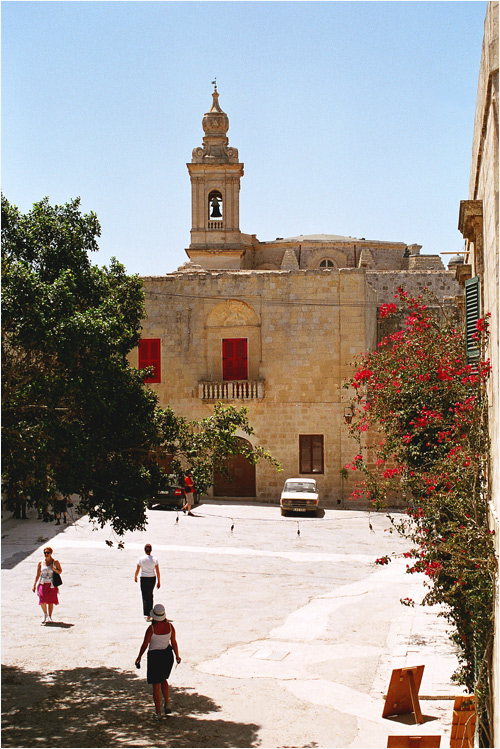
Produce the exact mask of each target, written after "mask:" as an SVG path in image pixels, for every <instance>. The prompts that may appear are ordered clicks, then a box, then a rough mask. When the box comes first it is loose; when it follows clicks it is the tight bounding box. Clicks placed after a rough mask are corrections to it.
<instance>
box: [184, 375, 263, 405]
mask: <svg viewBox="0 0 500 749" xmlns="http://www.w3.org/2000/svg"><path fill="white" fill-rule="evenodd" d="M198 396H199V397H200V398H201V399H202V400H204V401H232V400H237V401H243V400H259V399H262V398H263V397H264V380H222V381H219V382H208V381H204V382H199V383H198Z"/></svg>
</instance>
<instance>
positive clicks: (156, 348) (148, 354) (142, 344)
mask: <svg viewBox="0 0 500 749" xmlns="http://www.w3.org/2000/svg"><path fill="white" fill-rule="evenodd" d="M147 367H153V374H152V375H151V376H150V377H145V378H144V382H161V341H160V339H159V338H141V340H140V341H139V369H146V368H147Z"/></svg>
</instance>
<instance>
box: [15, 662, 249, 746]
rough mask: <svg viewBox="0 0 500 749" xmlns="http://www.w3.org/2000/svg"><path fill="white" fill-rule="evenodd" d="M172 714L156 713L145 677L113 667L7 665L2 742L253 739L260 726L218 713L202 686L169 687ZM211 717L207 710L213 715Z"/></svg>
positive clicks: (227, 742)
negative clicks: (66, 668) (199, 689)
mask: <svg viewBox="0 0 500 749" xmlns="http://www.w3.org/2000/svg"><path fill="white" fill-rule="evenodd" d="M170 699H171V706H172V715H170V716H168V718H163V719H162V720H161V721H158V722H156V721H154V719H153V703H152V695H151V687H150V686H148V685H147V684H146V683H145V679H137V678H136V677H135V676H134V675H131V674H127V673H126V672H124V671H118V670H116V669H113V668H77V669H71V670H69V671H63V670H61V671H53V672H51V673H47V674H42V673H39V672H32V671H24V670H22V669H20V668H15V667H10V666H2V746H4V747H6V746H10V747H35V746H37V747H38V746H39V747H108V746H113V747H121V746H127V747H129V746H136V747H148V746H151V747H162V746H165V747H252V746H257V745H258V743H259V741H258V739H257V732H258V729H259V726H257V725H255V724H253V723H234V722H231V721H225V720H217V718H216V717H214V716H213V715H212V713H215V712H217V711H218V710H220V707H219V706H218V705H217V704H216V703H215V702H214V701H213V700H212V699H211V698H210V697H207V696H206V695H203V694H198V693H197V692H195V691H192V690H188V689H185V688H184V689H176V688H175V687H174V688H171V697H170ZM209 715H210V717H202V716H209Z"/></svg>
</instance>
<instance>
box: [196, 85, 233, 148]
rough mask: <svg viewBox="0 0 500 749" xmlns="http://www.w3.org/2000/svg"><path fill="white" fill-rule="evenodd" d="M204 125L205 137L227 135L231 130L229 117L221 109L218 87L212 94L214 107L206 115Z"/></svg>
mask: <svg viewBox="0 0 500 749" xmlns="http://www.w3.org/2000/svg"><path fill="white" fill-rule="evenodd" d="M202 125H203V131H204V133H205V135H208V136H217V135H219V136H220V135H226V133H227V131H228V130H229V117H228V116H227V114H226V113H225V112H223V111H222V109H221V108H220V104H219V94H218V92H217V86H215V88H214V91H213V94H212V106H211V107H210V109H209V110H208V112H206V113H205V115H204V117H203V121H202Z"/></svg>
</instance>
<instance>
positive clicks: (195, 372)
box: [133, 89, 461, 507]
mask: <svg viewBox="0 0 500 749" xmlns="http://www.w3.org/2000/svg"><path fill="white" fill-rule="evenodd" d="M202 125H203V131H204V137H203V142H202V145H201V146H200V147H197V148H195V149H194V150H193V153H192V160H191V162H190V163H188V164H187V167H188V172H189V176H190V180H191V189H192V226H191V242H190V245H189V247H188V248H187V250H186V253H187V255H188V258H189V261H188V262H186V263H185V264H184V265H183V266H181V267H180V268H179V269H178V270H177V271H175V272H172V273H168V274H167V275H165V276H148V277H145V278H144V279H143V281H144V289H145V292H146V309H147V319H145V320H144V322H143V332H142V340H141V342H140V347H139V350H138V352H136V354H135V358H134V360H133V363H135V364H136V365H138V366H141V367H144V366H153V367H154V375H153V377H152V378H151V381H150V382H151V387H152V388H154V389H155V390H156V391H157V392H158V394H159V397H160V402H161V403H162V404H163V405H167V404H169V405H170V406H172V408H173V409H174V410H175V411H176V412H177V413H179V414H182V415H184V416H186V417H188V418H190V419H200V418H203V417H205V416H207V415H208V414H209V413H210V412H211V409H212V408H213V405H214V403H216V402H217V401H222V402H224V403H228V404H229V403H231V404H235V405H245V406H247V407H248V409H249V418H250V423H251V424H252V426H253V427H254V429H255V442H256V443H259V444H261V445H263V446H264V447H266V448H267V449H269V450H270V451H271V453H272V454H273V456H274V457H276V458H277V459H278V460H279V461H280V462H281V464H282V466H283V473H277V472H275V470H274V469H272V468H270V467H269V466H267V465H258V466H257V467H255V468H254V467H252V466H249V465H248V464H247V463H246V462H245V461H243V460H242V459H234V460H233V462H232V463H231V471H232V473H233V476H234V481H233V482H231V483H228V482H227V481H224V480H222V479H220V480H217V481H216V484H215V486H214V489H213V494H214V496H216V497H249V498H255V499H257V500H258V501H264V502H276V503H277V502H278V501H279V496H280V492H281V489H282V486H283V481H284V479H285V478H287V477H289V476H300V475H303V476H309V477H315V478H316V479H317V481H318V484H319V488H320V491H321V496H322V501H323V504H324V505H325V506H333V507H338V506H340V507H342V506H353V505H352V504H351V503H350V500H349V494H350V492H351V490H352V487H351V486H344V485H343V480H342V479H341V477H340V469H341V467H342V466H343V465H345V463H347V462H349V461H350V460H352V457H353V454H354V450H355V446H354V444H353V443H352V442H351V441H350V440H349V439H348V436H347V431H346V428H345V419H344V409H345V407H346V402H345V397H346V396H345V390H343V389H342V385H343V382H344V381H345V379H346V378H348V377H349V376H350V375H351V373H352V371H353V363H354V361H355V360H356V359H357V358H358V357H359V356H360V355H361V354H362V353H363V352H365V351H366V350H368V349H371V348H373V347H374V346H375V345H376V342H377V335H378V333H377V331H378V321H377V309H378V307H379V306H380V304H382V303H384V302H387V301H392V300H393V298H394V293H395V291H396V289H397V288H398V286H399V285H401V284H404V285H405V287H406V288H407V289H408V290H410V291H412V292H418V291H419V290H422V289H423V288H424V287H427V288H429V289H431V290H432V291H433V292H434V293H435V294H436V295H437V296H438V297H439V298H445V297H455V296H456V295H457V294H460V293H461V290H460V286H459V284H458V282H457V281H456V279H455V273H454V270H445V269H444V267H443V265H442V263H441V260H440V258H439V256H432V255H421V254H420V249H421V247H420V246H419V245H417V244H412V245H409V246H408V245H407V244H406V243H405V242H386V241H378V240H377V241H373V240H368V239H365V238H362V239H356V238H354V237H343V236H337V235H334V234H333V235H324V234H318V235H313V236H298V237H289V238H282V237H278V238H276V239H275V240H274V241H267V242H261V241H259V240H258V239H257V237H256V235H255V234H245V233H243V232H242V231H241V229H240V224H239V196H240V184H241V179H242V177H243V173H244V170H243V164H242V163H241V162H240V160H239V155H238V150H237V149H236V148H233V147H231V146H229V141H228V137H227V131H228V129H229V120H228V116H227V114H226V113H225V112H223V110H222V109H221V106H220V104H219V94H218V92H217V89H215V90H214V92H213V94H212V105H211V107H210V109H209V111H208V112H206V114H205V115H204V117H203V121H202Z"/></svg>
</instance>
